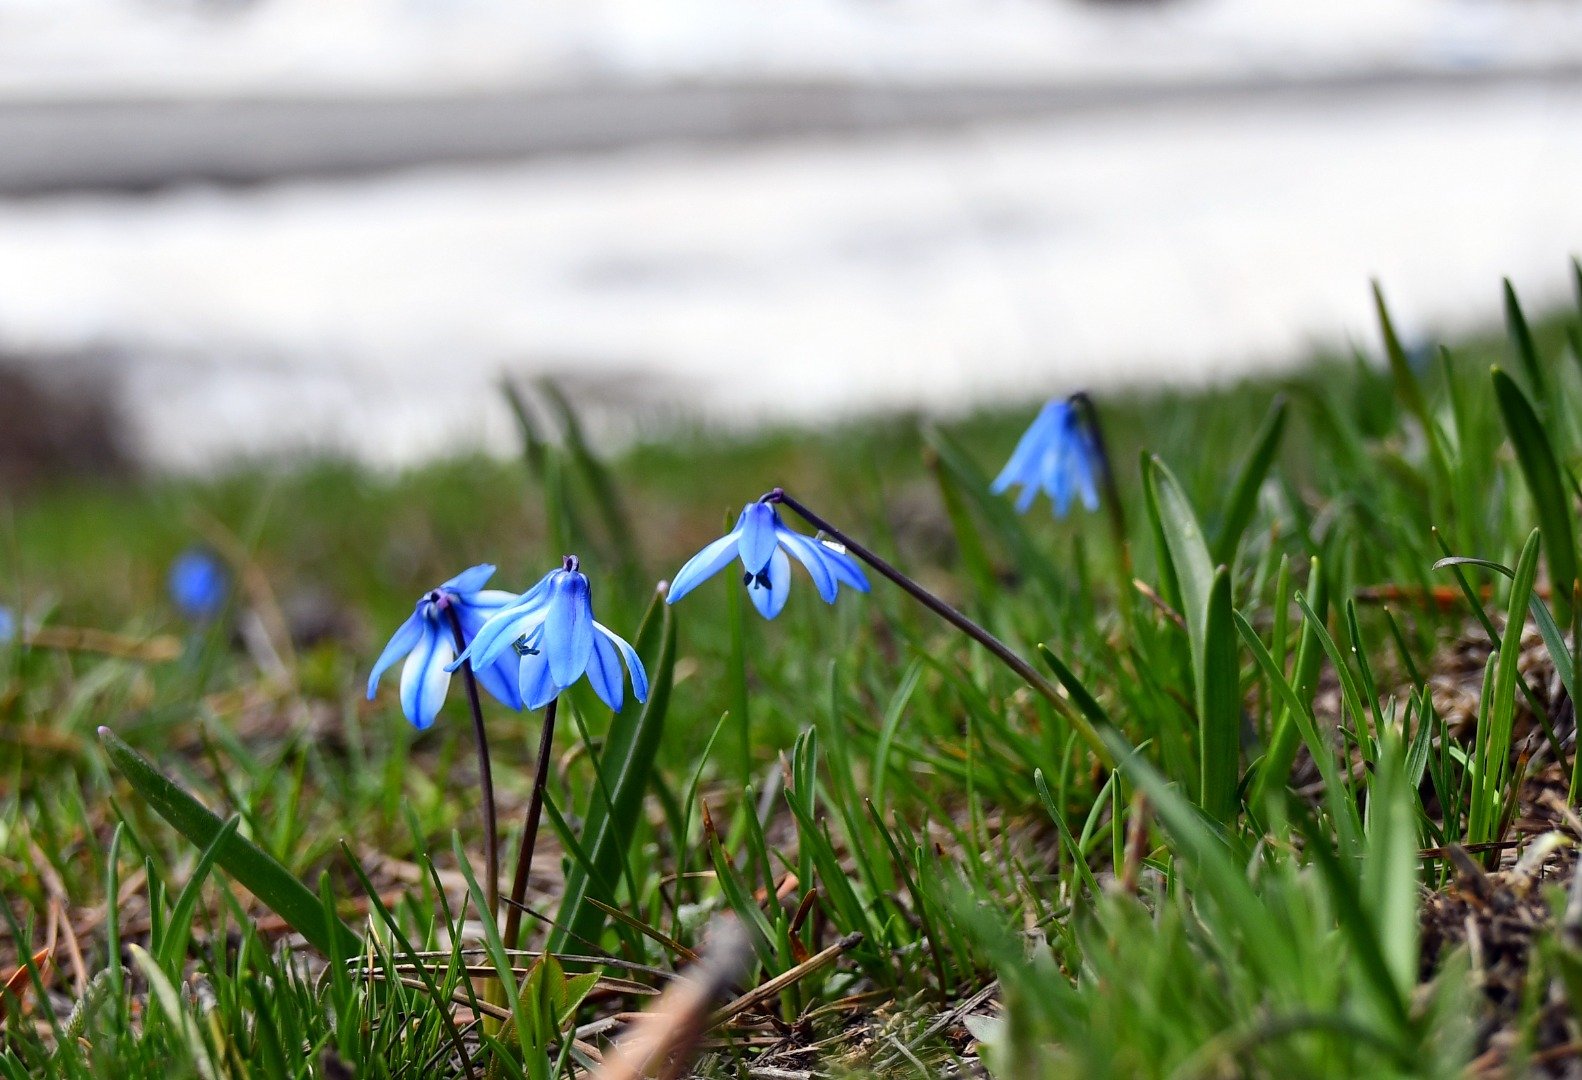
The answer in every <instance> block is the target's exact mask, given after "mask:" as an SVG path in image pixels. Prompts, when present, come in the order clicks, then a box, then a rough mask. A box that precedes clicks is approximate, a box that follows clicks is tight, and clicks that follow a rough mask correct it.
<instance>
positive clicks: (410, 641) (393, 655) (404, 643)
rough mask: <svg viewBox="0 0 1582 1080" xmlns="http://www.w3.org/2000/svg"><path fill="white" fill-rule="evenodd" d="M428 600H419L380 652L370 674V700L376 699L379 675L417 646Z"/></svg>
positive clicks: (421, 633)
mask: <svg viewBox="0 0 1582 1080" xmlns="http://www.w3.org/2000/svg"><path fill="white" fill-rule="evenodd" d="M427 602H428V601H426V600H419V601H418V604H417V607H416V608H415V609H413V611H412V614H411V615H408V616H407V620H406V622H404V623H402V624H401V625H400V626H398V627H396V632H395V633H393V634H391V635H390V641H389V643H388V644H387V645H385V650H384V652H382V653H380V654H379V659H378V660H375V661H374V669H373V671H372V672H370V673H369V675H368V700H369V701H372V700H373V699H374V690H375V689H376V688H377V687H378V685H379V677H380V676H381V675H383V674H384V673H385V672H386V671H388V670H389V669H390V665H392V664H394V663H395V662H396V661H397V660H399V659H401V658H402V657H403V656H405V655H406V654H407V653H409V652H411V651H412V650H413V649H414V648H416V647H417V643H418V641H420V640H421V639H422V637H423V624H424V622H425V621H426V620H425V619H424V618H423V605H424V604H425V603H427Z"/></svg>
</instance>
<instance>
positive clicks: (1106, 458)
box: [1071, 392, 1132, 606]
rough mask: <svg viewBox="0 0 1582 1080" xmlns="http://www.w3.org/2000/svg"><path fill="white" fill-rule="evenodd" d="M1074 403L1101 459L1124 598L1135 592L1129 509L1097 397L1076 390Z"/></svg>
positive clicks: (1100, 481) (1100, 466) (1100, 478)
mask: <svg viewBox="0 0 1582 1080" xmlns="http://www.w3.org/2000/svg"><path fill="white" fill-rule="evenodd" d="M1071 403H1072V404H1073V405H1075V406H1076V407H1077V411H1078V413H1079V414H1080V415H1081V417H1082V421H1083V423H1084V424H1086V425H1087V429H1088V434H1089V435H1091V436H1092V437H1093V449H1094V450H1095V451H1096V452H1097V457H1098V459H1099V483H1100V484H1101V485H1102V486H1103V488H1104V498H1103V502H1104V509H1105V510H1106V511H1107V512H1108V514H1109V519H1110V532H1111V534H1112V535H1113V537H1114V540H1115V549H1116V550H1117V551H1119V552H1120V553H1121V583H1122V586H1123V588H1122V600H1123V601H1124V599H1125V596H1126V594H1128V593H1130V592H1131V587H1130V586H1131V576H1132V549H1131V544H1130V543H1129V542H1128V541H1127V538H1126V511H1125V509H1124V508H1122V506H1121V492H1120V488H1119V487H1117V486H1116V483H1115V470H1114V469H1112V468H1110V448H1109V445H1108V444H1107V443H1106V442H1105V441H1104V425H1103V424H1101V423H1100V422H1099V410H1098V409H1097V408H1096V407H1095V406H1094V404H1093V399H1092V398H1090V397H1088V395H1087V394H1086V393H1085V392H1079V393H1075V394H1072V395H1071ZM1128 606H1129V605H1128Z"/></svg>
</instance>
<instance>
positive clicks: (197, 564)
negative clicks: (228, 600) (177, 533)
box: [166, 547, 230, 622]
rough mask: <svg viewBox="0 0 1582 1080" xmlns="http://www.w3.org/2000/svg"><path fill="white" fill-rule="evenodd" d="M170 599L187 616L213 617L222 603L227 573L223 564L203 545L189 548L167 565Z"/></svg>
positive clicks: (200, 620) (200, 618)
mask: <svg viewBox="0 0 1582 1080" xmlns="http://www.w3.org/2000/svg"><path fill="white" fill-rule="evenodd" d="M166 585H167V587H168V589H169V592H170V599H171V602H172V603H174V604H175V605H176V610H178V611H180V612H181V613H182V614H183V615H185V616H186V617H187V618H189V619H193V620H195V621H198V622H202V621H205V620H207V619H212V618H214V616H216V615H218V614H219V613H220V609H221V608H223V607H224V606H225V596H226V593H227V592H229V591H230V575H229V574H228V573H226V570H225V564H224V563H222V562H220V560H219V559H218V558H216V557H215V555H214V553H213V552H211V551H208V550H207V549H205V548H196V547H195V548H188V549H187V550H186V551H183V552H182V553H181V554H180V555H178V556H176V561H175V562H173V563H171V564H170V577H169V578H168V579H167V581H166Z"/></svg>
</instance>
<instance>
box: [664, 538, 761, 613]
mask: <svg viewBox="0 0 1582 1080" xmlns="http://www.w3.org/2000/svg"><path fill="white" fill-rule="evenodd" d="M741 537H742V531H741V530H740V529H732V530H731V531H730V532H728V533H726V534H725V535H724V536H722V537H720V538H719V539H718V540H716V541H714V542H713V543H711V544H709V545H708V546H707V547H705V548H704V549H703V550H702V551H700V552H698V553H697V554H696V555H694V556H692V558H690V559H688V560H687V562H686V565H685V566H683V567H682V568H681V569H680V570H678V571H676V576H675V577H674V578H672V579H671V581H670V589H669V591H668V592H666V593H665V603H667V604H674V603H675V602H676V601H677V600H680V599H681V598H682V597H683V596H685V595H687V593H689V592H691V591H692V590H693V589H694V588H696V587H697V586H698V585H701V584H702V583H703V582H704V581H706V580H708V579H709V578H711V577H713V576H714V575H715V574H717V573H719V572H720V571H721V570H723V569H725V567H726V566H728V565H730V562H731V560H732V559H734V558H736V556H737V554H738V552H739V548H738V546H737V545H738V543H739V541H740V540H741Z"/></svg>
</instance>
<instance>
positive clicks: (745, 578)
mask: <svg viewBox="0 0 1582 1080" xmlns="http://www.w3.org/2000/svg"><path fill="white" fill-rule="evenodd" d="M788 552H789V553H790V554H791V555H794V556H795V557H796V560H797V561H798V562H800V563H801V564H802V565H803V566H805V567H807V572H808V574H809V576H811V577H812V578H813V584H814V586H816V587H817V588H818V594H819V597H820V598H821V599H822V600H823V601H824V602H825V603H826V604H833V603H834V602H835V594H836V592H837V591H838V590H839V588H840V586H842V585H849V586H850V587H852V588H853V589H856V590H857V591H858V592H867V591H868V579H867V578H866V577H864V576H863V573H862V568H861V567H859V566H858V565H857V560H855V559H853V558H852V557H851V556H850V555H847V554H846V553H845V552H844V551H842V550H840V548H838V547H836V546H835V545H833V544H831V543H829V542H828V541H824V540H817V539H814V538H813V537H811V536H803V535H802V534H801V533H799V532H793V531H792V530H790V529H788V528H786V527H785V524H784V523H783V522H782V521H781V520H780V513H779V511H777V510H776V509H775V508H774V506H773V505H771V504H769V503H767V502H755V503H749V504H748V505H747V507H746V509H744V510H743V511H742V516H741V517H739V518H737V519H736V527H735V528H734V529H732V530H731V531H730V532H728V533H726V534H725V535H724V536H722V537H720V538H719V539H718V540H716V541H714V542H713V543H712V544H710V545H709V546H708V547H706V548H704V549H703V550H702V551H700V552H698V553H697V554H696V555H694V556H692V558H690V559H688V560H687V564H686V565H685V566H683V567H682V568H681V569H680V570H679V571H678V572H677V573H676V577H675V580H674V581H672V582H671V583H670V592H669V594H668V595H667V596H666V597H665V602H666V603H669V604H674V603H675V602H676V601H677V600H680V599H681V598H682V597H683V596H685V595H687V593H689V592H691V591H692V590H693V589H694V588H696V587H697V585H698V583H699V582H701V581H703V580H704V579H705V578H710V577H713V576H714V575H715V574H717V573H719V572H720V571H721V570H723V569H725V567H726V566H727V565H729V563H730V562H731V560H732V559H735V558H738V557H739V558H740V559H741V561H742V567H743V574H742V584H744V585H746V586H747V595H748V596H749V597H751V598H752V602H753V607H755V608H757V609H758V612H759V614H761V615H762V616H763V617H764V618H766V619H772V618H774V617H775V616H776V615H778V614H780V612H781V610H782V609H783V608H784V607H785V606H786V596H787V594H788V593H789V592H790V589H791V560H790V559H789V558H787V557H786V556H787V553H788Z"/></svg>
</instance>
